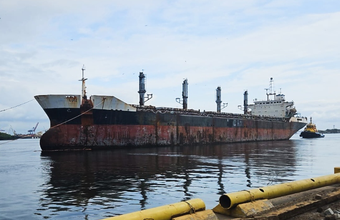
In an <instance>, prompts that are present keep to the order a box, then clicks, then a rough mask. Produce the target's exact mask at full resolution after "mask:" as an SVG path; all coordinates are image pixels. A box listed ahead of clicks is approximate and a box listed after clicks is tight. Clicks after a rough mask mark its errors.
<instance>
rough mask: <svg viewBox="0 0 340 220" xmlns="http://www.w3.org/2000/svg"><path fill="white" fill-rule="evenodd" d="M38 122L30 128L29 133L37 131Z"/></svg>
mask: <svg viewBox="0 0 340 220" xmlns="http://www.w3.org/2000/svg"><path fill="white" fill-rule="evenodd" d="M38 124H39V122H38V123H37V124H36V125H35V127H33V128H32V129H31V130H28V132H29V134H34V133H35V130H36V129H37V127H38Z"/></svg>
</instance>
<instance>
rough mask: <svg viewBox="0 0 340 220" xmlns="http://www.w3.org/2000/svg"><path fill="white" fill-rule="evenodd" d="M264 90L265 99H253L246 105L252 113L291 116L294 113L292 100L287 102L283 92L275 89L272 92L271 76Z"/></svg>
mask: <svg viewBox="0 0 340 220" xmlns="http://www.w3.org/2000/svg"><path fill="white" fill-rule="evenodd" d="M266 90H267V93H266V95H267V100H263V101H257V100H256V99H255V100H254V104H249V105H248V109H251V114H252V115H258V116H272V117H293V116H294V115H295V114H296V109H295V107H294V102H293V101H291V102H288V101H286V100H285V95H284V94H282V93H279V94H276V92H275V91H274V92H273V78H270V87H269V89H266ZM268 90H269V92H268Z"/></svg>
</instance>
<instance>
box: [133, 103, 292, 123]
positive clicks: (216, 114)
mask: <svg viewBox="0 0 340 220" xmlns="http://www.w3.org/2000/svg"><path fill="white" fill-rule="evenodd" d="M134 107H136V109H137V111H143V112H152V113H155V114H165V113H170V114H182V115H196V116H208V117H219V118H235V119H253V120H263V121H283V122H286V121H287V118H282V117H274V116H258V115H251V114H237V113H226V112H214V111H205V110H203V111H200V110H194V109H186V110H185V109H181V108H168V107H155V106H138V105H134Z"/></svg>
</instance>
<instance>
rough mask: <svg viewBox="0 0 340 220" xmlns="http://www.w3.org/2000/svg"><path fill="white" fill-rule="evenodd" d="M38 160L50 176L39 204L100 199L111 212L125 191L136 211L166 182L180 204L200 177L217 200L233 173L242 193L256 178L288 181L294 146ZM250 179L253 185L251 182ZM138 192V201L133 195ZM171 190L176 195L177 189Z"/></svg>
mask: <svg viewBox="0 0 340 220" xmlns="http://www.w3.org/2000/svg"><path fill="white" fill-rule="evenodd" d="M41 157H42V161H44V164H43V166H44V169H46V168H47V169H48V172H49V175H50V178H49V180H48V181H47V182H46V190H45V191H44V192H43V195H42V197H43V198H42V204H43V205H44V204H45V206H48V205H51V204H54V203H57V204H59V205H61V206H67V205H70V204H74V205H78V206H86V205H87V203H88V201H89V200H90V199H93V198H95V197H97V198H98V197H101V199H100V201H98V203H102V205H104V203H105V204H106V205H107V204H111V207H112V209H114V208H113V206H112V204H113V203H115V202H118V201H120V200H124V199H127V198H126V195H125V194H126V193H127V192H128V193H130V194H131V193H135V194H136V195H137V196H134V199H135V201H136V200H138V199H140V200H139V203H140V208H141V209H144V208H145V206H146V204H147V201H148V199H149V198H148V192H150V191H153V190H154V189H155V188H154V187H160V188H161V187H164V182H167V181H175V182H176V187H177V188H182V190H181V191H182V193H183V197H182V200H187V199H191V198H192V197H193V194H192V191H190V187H191V185H192V183H193V182H195V181H204V180H202V179H204V178H212V179H213V180H209V181H210V182H215V183H217V186H218V188H217V192H216V194H218V195H222V194H224V193H226V192H227V191H231V190H233V189H232V185H233V183H231V182H230V178H231V177H233V176H234V175H235V170H238V171H240V170H244V174H245V176H244V177H243V178H242V181H243V185H244V187H245V188H246V187H257V185H256V184H257V183H256V181H257V179H261V178H262V179H265V181H267V182H266V183H267V184H269V183H270V184H272V183H274V184H275V183H278V182H282V181H287V180H291V179H289V178H290V175H291V173H292V171H294V168H295V164H296V159H295V145H294V141H290V140H288V141H280V142H255V143H235V144H227V145H215V146H211V145H210V146H189V147H161V148H141V149H120V150H113V151H85V152H84V151H81V152H54V153H53V152H42V153H41ZM287 169H291V170H287ZM268 176H271V178H272V179H268ZM254 178H255V183H253V182H252V180H254ZM214 179H215V181H214ZM243 179H245V180H243ZM268 181H270V182H268ZM180 185H182V186H180ZM138 190H139V191H140V192H139V193H140V196H141V197H139V196H138V192H136V191H138ZM164 190H165V191H168V190H169V189H164ZM172 190H177V192H178V189H172ZM130 196H131V195H130ZM216 198H218V196H217V195H216ZM130 199H131V198H130ZM45 200H46V202H43V201H45Z"/></svg>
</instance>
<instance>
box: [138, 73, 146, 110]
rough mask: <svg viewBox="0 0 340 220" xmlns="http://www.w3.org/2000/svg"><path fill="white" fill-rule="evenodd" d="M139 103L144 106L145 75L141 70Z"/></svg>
mask: <svg viewBox="0 0 340 220" xmlns="http://www.w3.org/2000/svg"><path fill="white" fill-rule="evenodd" d="M138 93H139V105H140V106H144V95H145V93H146V90H145V75H144V73H143V72H139V91H138Z"/></svg>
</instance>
